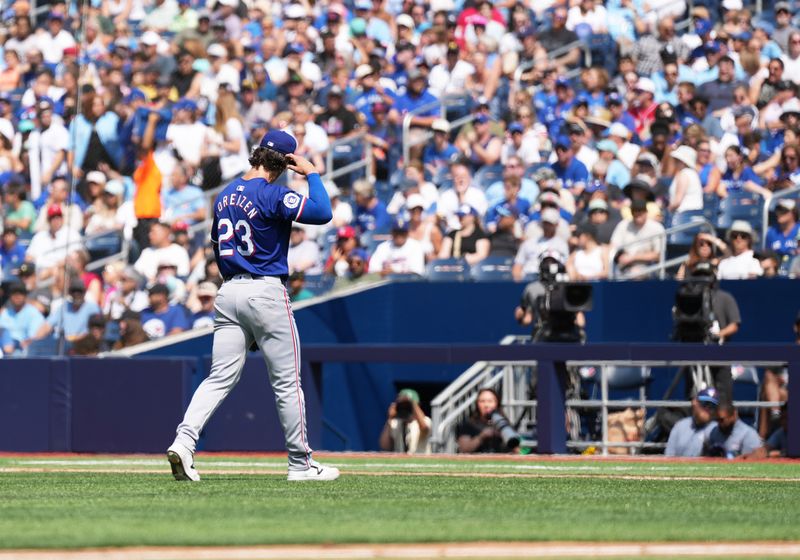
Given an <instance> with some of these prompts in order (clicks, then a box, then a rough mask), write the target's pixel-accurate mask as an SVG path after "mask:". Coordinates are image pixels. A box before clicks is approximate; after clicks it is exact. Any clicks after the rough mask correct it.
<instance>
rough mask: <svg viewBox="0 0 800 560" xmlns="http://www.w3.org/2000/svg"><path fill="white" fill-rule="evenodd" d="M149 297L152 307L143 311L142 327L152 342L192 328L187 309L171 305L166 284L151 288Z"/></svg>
mask: <svg viewBox="0 0 800 560" xmlns="http://www.w3.org/2000/svg"><path fill="white" fill-rule="evenodd" d="M149 296H150V307H148V308H146V309H144V310H143V311H142V327H143V328H144V332H145V333H147V336H148V337H149V338H150V339H151V340H155V339H158V338H163V337H165V336H167V335H171V334H177V333H180V332H183V331H185V330H187V329H189V328H190V325H189V321H188V319H187V316H186V309H185V308H184V307H183V306H182V305H170V303H169V288H168V287H167V286H166V284H156V285H155V286H153V287H152V288H150V291H149Z"/></svg>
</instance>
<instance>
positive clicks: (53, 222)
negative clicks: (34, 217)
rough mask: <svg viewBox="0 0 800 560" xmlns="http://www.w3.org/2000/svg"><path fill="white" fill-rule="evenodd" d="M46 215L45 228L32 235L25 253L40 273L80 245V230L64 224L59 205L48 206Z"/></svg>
mask: <svg viewBox="0 0 800 560" xmlns="http://www.w3.org/2000/svg"><path fill="white" fill-rule="evenodd" d="M46 216H47V229H46V230H45V231H40V232H39V233H37V234H36V235H34V236H33V239H31V244H30V245H29V246H28V250H27V252H26V253H25V260H27V261H28V262H33V263H34V264H35V265H36V270H37V271H38V272H39V274H40V275H41V273H42V272H43V271H45V270H47V269H50V268H52V267H54V266H57V265H58V264H60V263H62V262H64V259H65V258H66V257H67V254H68V253H69V252H70V251H72V250H74V249H77V248H78V247H80V245H81V234H80V232H78V231H76V230H73V229H69V228H68V227H67V226H66V225H64V214H63V212H62V211H61V207H60V206H58V205H55V204H53V205H51V206H49V207H48V208H47V210H46Z"/></svg>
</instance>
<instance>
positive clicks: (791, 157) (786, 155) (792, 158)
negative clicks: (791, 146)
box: [783, 154, 797, 161]
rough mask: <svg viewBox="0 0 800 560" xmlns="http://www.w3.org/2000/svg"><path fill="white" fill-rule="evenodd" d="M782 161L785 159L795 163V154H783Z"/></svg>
mask: <svg viewBox="0 0 800 560" xmlns="http://www.w3.org/2000/svg"><path fill="white" fill-rule="evenodd" d="M783 159H785V160H786V161H796V160H797V154H785V155H784V156H783Z"/></svg>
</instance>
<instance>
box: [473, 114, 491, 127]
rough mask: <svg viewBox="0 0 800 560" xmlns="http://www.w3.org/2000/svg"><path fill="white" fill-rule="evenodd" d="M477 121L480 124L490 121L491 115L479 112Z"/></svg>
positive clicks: (476, 116) (476, 117)
mask: <svg viewBox="0 0 800 560" xmlns="http://www.w3.org/2000/svg"><path fill="white" fill-rule="evenodd" d="M475 122H476V123H478V124H483V123H487V122H489V117H488V116H487V115H485V114H484V113H478V114H477V115H475Z"/></svg>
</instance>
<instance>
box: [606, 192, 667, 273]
mask: <svg viewBox="0 0 800 560" xmlns="http://www.w3.org/2000/svg"><path fill="white" fill-rule="evenodd" d="M631 215H632V218H631V219H630V220H622V221H621V222H620V223H619V224H617V227H616V228H614V233H613V234H611V253H612V254H613V255H615V257H614V259H615V262H616V264H617V266H618V267H619V269H620V270H621V271H623V272H626V273H630V272H635V270H636V269H637V268H641V267H644V266H647V265H651V264H654V263H655V262H656V261H658V259H659V257H660V256H661V240H660V239H659V238H658V237H657V236H658V235H659V234H663V233H664V226H662V225H661V224H660V223H658V222H657V221H656V220H653V219H651V218H649V217H648V215H647V202H646V201H645V200H641V199H636V200H633V201H632V202H631Z"/></svg>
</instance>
